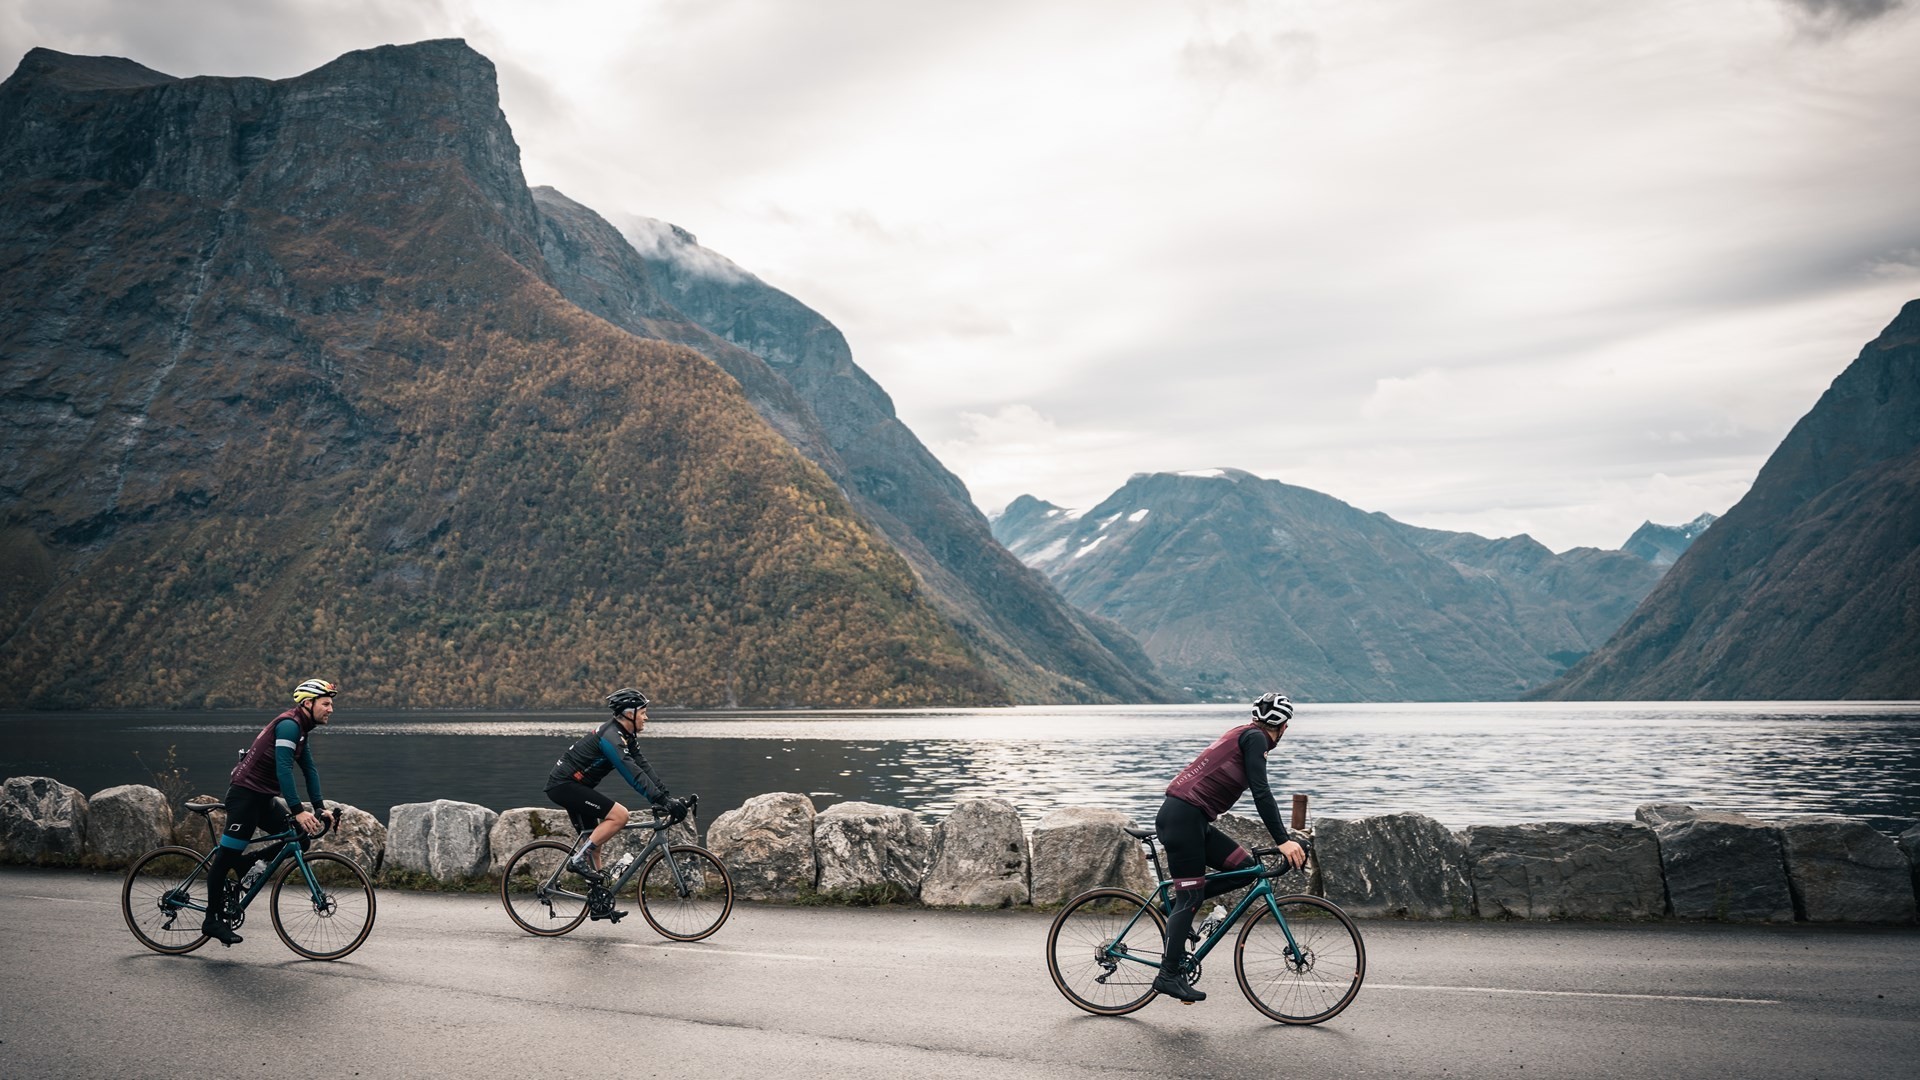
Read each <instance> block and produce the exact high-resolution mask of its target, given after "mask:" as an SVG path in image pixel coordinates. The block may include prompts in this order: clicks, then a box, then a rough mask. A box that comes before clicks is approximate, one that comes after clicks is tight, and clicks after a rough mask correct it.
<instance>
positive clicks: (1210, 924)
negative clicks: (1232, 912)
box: [1199, 904, 1227, 941]
mask: <svg viewBox="0 0 1920 1080" xmlns="http://www.w3.org/2000/svg"><path fill="white" fill-rule="evenodd" d="M1226 917H1227V909H1226V908H1224V907H1222V906H1221V905H1219V904H1215V905H1213V910H1212V911H1209V912H1207V917H1206V918H1204V919H1202V920H1200V930H1199V934H1200V938H1201V940H1203V941H1204V940H1206V938H1207V936H1208V935H1210V934H1212V933H1213V931H1214V928H1215V927H1217V926H1219V925H1220V923H1221V922H1222V921H1224V920H1225V919H1226Z"/></svg>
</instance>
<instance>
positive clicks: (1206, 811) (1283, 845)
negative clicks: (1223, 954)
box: [1153, 693, 1307, 1002]
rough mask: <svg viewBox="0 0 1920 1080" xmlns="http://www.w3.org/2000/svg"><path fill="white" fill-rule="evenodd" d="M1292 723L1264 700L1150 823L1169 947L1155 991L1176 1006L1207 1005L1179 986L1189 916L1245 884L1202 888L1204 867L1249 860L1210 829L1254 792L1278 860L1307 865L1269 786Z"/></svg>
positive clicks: (1280, 702) (1280, 700) (1184, 776)
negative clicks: (1167, 892) (1161, 859)
mask: <svg viewBox="0 0 1920 1080" xmlns="http://www.w3.org/2000/svg"><path fill="white" fill-rule="evenodd" d="M1292 719H1293V702H1291V701H1289V700H1287V695H1285V694H1279V693H1274V694H1265V695H1262V696H1261V698H1260V700H1258V701H1256V702H1254V703H1253V722H1252V723H1250V724H1241V725H1240V726H1239V727H1236V728H1234V729H1232V730H1231V731H1228V732H1227V733H1226V734H1225V735H1222V736H1220V737H1219V738H1218V739H1215V740H1214V741H1213V745H1211V746H1209V747H1207V748H1206V749H1205V750H1203V751H1201V753H1200V756H1199V757H1197V758H1194V759H1193V761H1192V763H1190V764H1189V765H1188V766H1187V767H1186V768H1184V769H1181V770H1180V774H1179V775H1178V776H1175V777H1174V778H1173V783H1171V784H1168V785H1167V798H1166V801H1165V802H1163V803H1161V804H1160V815H1159V817H1157V818H1156V819H1155V820H1154V827H1155V830H1156V831H1157V832H1158V833H1159V836H1160V843H1161V845H1162V846H1163V847H1165V848H1166V851H1167V872H1168V873H1170V874H1171V875H1172V876H1173V910H1172V912H1170V913H1169V914H1168V915H1167V946H1166V950H1165V952H1164V953H1163V954H1162V957H1161V961H1160V974H1159V975H1158V976H1156V977H1155V978H1154V980H1153V988H1154V989H1155V990H1157V991H1159V992H1160V993H1162V994H1165V995H1166V996H1168V997H1170V998H1174V999H1175V1000H1178V1001H1189V1002H1191V1001H1205V1000H1206V999H1207V995H1206V994H1204V993H1201V992H1200V990H1199V989H1197V988H1195V987H1192V986H1188V985H1187V984H1186V983H1185V982H1182V981H1181V979H1180V965H1181V964H1183V963H1185V962H1186V959H1187V937H1188V934H1189V933H1190V932H1191V931H1192V928H1193V917H1194V913H1195V912H1197V911H1199V910H1200V904H1201V902H1202V901H1204V900H1205V899H1206V898H1207V897H1208V896H1211V895H1216V894H1218V893H1223V892H1231V891H1232V890H1234V889H1237V888H1239V887H1241V886H1242V885H1245V884H1246V882H1244V881H1225V882H1215V883H1214V884H1213V885H1211V886H1209V885H1208V884H1207V882H1206V873H1207V867H1209V866H1211V867H1213V868H1214V869H1216V870H1234V869H1238V868H1239V867H1242V866H1245V865H1246V864H1247V863H1248V861H1250V860H1251V859H1252V858H1253V856H1252V855H1251V854H1249V853H1248V852H1247V849H1246V848H1244V847H1241V846H1240V845H1239V844H1237V843H1235V842H1234V841H1233V840H1232V839H1231V838H1230V837H1228V836H1227V834H1226V833H1223V832H1221V831H1220V830H1219V829H1217V828H1215V827H1214V825H1213V821H1214V820H1215V819H1216V818H1218V817H1219V816H1220V815H1221V814H1223V813H1226V811H1227V810H1228V808H1230V807H1231V806H1233V804H1234V803H1235V802H1237V801H1239V799H1240V795H1241V793H1243V792H1245V791H1247V790H1248V789H1252V791H1253V805H1254V806H1255V807H1256V808H1257V809H1258V810H1259V811H1260V820H1261V821H1262V822H1263V823H1265V825H1266V826H1267V832H1269V833H1271V834H1272V835H1273V842H1274V843H1276V844H1278V845H1280V854H1281V857H1283V858H1285V859H1286V860H1287V862H1288V863H1290V864H1292V865H1293V866H1295V867H1299V866H1302V865H1304V864H1305V863H1306V861H1307V852H1306V849H1305V848H1303V847H1301V846H1300V845H1299V844H1298V843H1296V842H1294V841H1293V840H1292V839H1291V838H1289V836H1288V833H1287V827H1286V825H1285V823H1283V822H1282V821H1281V820H1280V807H1279V805H1278V804H1277V803H1275V802H1274V801H1273V789H1272V788H1271V787H1269V786H1268V784H1267V753H1268V752H1269V751H1271V750H1272V749H1273V748H1274V747H1275V746H1278V745H1279V744H1280V737H1281V736H1282V735H1285V734H1286V733H1287V724H1288V722H1289V721H1291V720H1292Z"/></svg>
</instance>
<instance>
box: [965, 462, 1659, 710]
mask: <svg viewBox="0 0 1920 1080" xmlns="http://www.w3.org/2000/svg"><path fill="white" fill-rule="evenodd" d="M994 535H996V536H998V537H999V538H1000V540H1001V542H1002V543H1004V544H1006V545H1007V547H1008V549H1009V550H1011V551H1012V552H1013V553H1014V554H1016V555H1018V556H1019V557H1020V558H1021V559H1022V560H1024V561H1025V562H1027V563H1028V564H1029V565H1031V566H1033V567H1035V568H1036V569H1039V570H1041V571H1043V572H1045V573H1046V574H1047V576H1048V577H1049V578H1050V579H1052V580H1053V582H1054V583H1055V584H1056V585H1057V586H1059V588H1060V591H1061V592H1062V593H1064V594H1065V595H1066V597H1067V598H1068V599H1069V600H1072V601H1073V602H1074V603H1075V604H1078V605H1080V606H1081V607H1083V608H1085V609H1087V610H1089V611H1091V612H1094V613H1095V614H1098V615H1102V616H1106V617H1108V618H1111V619H1113V620H1114V621H1115V622H1117V623H1119V624H1120V625H1121V626H1123V627H1125V628H1126V629H1127V630H1129V631H1131V632H1132V633H1133V635H1134V636H1135V637H1137V638H1138V639H1139V640H1140V642H1141V644H1142V645H1143V646H1144V647H1145V648H1146V650H1147V653H1148V655H1150V656H1152V657H1153V659H1154V661H1155V662H1156V663H1158V664H1159V665H1160V668H1161V670H1162V671H1164V672H1165V673H1166V674H1167V675H1168V677H1169V678H1172V679H1176V680H1178V681H1180V682H1181V683H1182V684H1183V685H1185V686H1187V687H1189V688H1190V689H1191V690H1192V691H1193V692H1194V693H1195V694H1197V695H1198V696H1201V697H1207V698H1242V697H1245V696H1246V695H1247V694H1250V693H1255V692H1259V691H1261V690H1265V689H1270V688H1276V687H1277V688H1282V689H1285V690H1287V691H1288V692H1290V693H1293V694H1296V695H1298V696H1300V697H1303V698H1307V699H1310V700H1319V701H1386V700H1412V701H1456V700H1504V699H1512V698H1515V697H1518V696H1519V695H1520V694H1521V693H1523V692H1525V691H1527V690H1529V689H1532V688H1535V687H1538V686H1540V685H1541V684H1542V683H1544V682H1546V681H1547V680H1549V679H1551V678H1552V677H1554V676H1555V675H1556V674H1558V673H1559V672H1561V671H1562V670H1564V669H1565V668H1566V667H1567V665H1568V664H1570V663H1572V662H1574V661H1575V660H1577V659H1579V658H1580V657H1582V656H1584V655H1585V654H1586V653H1587V652H1589V651H1590V650H1592V649H1594V648H1595V647H1596V646H1598V645H1599V644H1600V643H1601V642H1603V641H1604V640H1606V638H1607V636H1608V635H1609V634H1611V633H1612V632H1613V630H1614V628H1615V627H1617V626H1619V625H1620V623H1621V622H1622V621H1623V620H1624V619H1625V618H1626V617H1627V615H1628V614H1629V613H1630V612H1632V611H1633V609H1634V606H1635V605H1636V604H1637V603H1638V602H1639V601H1640V599H1641V597H1643V596H1645V595H1646V594H1647V592H1648V591H1649V590H1651V589H1652V588H1653V586H1654V584H1655V583H1656V582H1657V581H1658V580H1659V578H1660V570H1659V569H1658V568H1657V567H1655V566H1654V565H1653V564H1652V563H1651V562H1649V561H1648V560H1646V559H1644V558H1640V557H1638V556H1635V555H1630V554H1627V553H1626V552H1622V551H1601V550H1598V549H1595V548H1577V549H1575V550H1573V551H1569V552H1566V553H1564V554H1559V555H1556V554H1554V553H1553V552H1551V551H1549V550H1548V549H1547V548H1546V547H1545V546H1543V545H1541V544H1539V543H1538V542H1536V541H1534V540H1532V539H1530V538H1528V537H1525V536H1518V537H1512V538H1508V539H1503V540H1489V539H1486V538H1484V537H1480V536H1474V535H1472V534H1469V533H1453V532H1442V531H1438V530H1433V529H1422V528H1418V527H1415V526H1411V525H1406V524H1403V523H1401V522H1398V521H1395V520H1393V519H1392V518H1390V517H1388V516H1386V515H1385V514H1377V513H1366V512H1364V511H1361V510H1357V509H1355V508H1354V507H1352V506H1349V505H1348V504H1346V503H1344V502H1341V501H1340V500H1338V499H1335V498H1332V497H1331V496H1328V495H1323V494H1321V493H1319V492H1317V491H1311V490H1308V489H1306V488H1301V487H1295V486H1292V485H1289V484H1284V483H1281V482H1279V481H1276V480H1264V479H1261V478H1259V477H1256V476H1253V475H1251V474H1249V473H1245V472H1240V471H1238V470H1233V469H1214V470H1206V471H1203V472H1197V473H1153V474H1141V475H1136V476H1134V477H1133V478H1132V479H1131V480H1129V481H1128V482H1127V483H1126V485H1125V486H1123V487H1121V488H1120V489H1119V490H1118V491H1116V492H1114V493H1113V494H1112V495H1110V496H1108V497H1107V498H1106V499H1105V500H1104V501H1102V502H1101V503H1100V504H1099V505H1098V506H1095V507H1093V508H1092V509H1091V510H1087V511H1086V512H1084V513H1079V512H1074V511H1067V510H1063V509H1062V508H1060V507H1057V506H1054V505H1052V504H1050V503H1046V502H1043V501H1041V500H1039V499H1035V498H1033V497H1032V496H1022V497H1020V498H1019V499H1016V500H1014V502H1013V503H1012V504H1010V505H1009V506H1008V507H1007V509H1006V510H1005V512H1004V513H1002V514H1001V515H1000V516H999V517H997V518H996V519H995V520H994Z"/></svg>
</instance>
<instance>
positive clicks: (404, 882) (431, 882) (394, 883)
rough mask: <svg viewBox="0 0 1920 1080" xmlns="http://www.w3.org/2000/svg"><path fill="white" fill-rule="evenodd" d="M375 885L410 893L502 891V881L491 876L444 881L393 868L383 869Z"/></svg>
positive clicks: (414, 871)
mask: <svg viewBox="0 0 1920 1080" xmlns="http://www.w3.org/2000/svg"><path fill="white" fill-rule="evenodd" d="M373 883H374V884H375V885H376V886H378V887H380V888H382V889H405V890H407V891H409V892H433V893H497V892H499V891H500V879H499V878H497V877H493V876H492V875H489V874H482V875H480V876H478V877H467V878H459V879H457V880H454V881H442V880H440V879H439V878H437V877H434V876H433V875H431V874H426V873H422V872H420V871H418V870H402V869H400V868H398V867H391V866H389V867H382V868H381V870H380V873H379V875H378V876H377V877H375V878H374V879H373Z"/></svg>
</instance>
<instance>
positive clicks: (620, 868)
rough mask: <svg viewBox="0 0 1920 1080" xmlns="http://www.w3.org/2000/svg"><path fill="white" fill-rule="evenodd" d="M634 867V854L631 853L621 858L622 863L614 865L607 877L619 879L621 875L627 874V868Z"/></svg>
mask: <svg viewBox="0 0 1920 1080" xmlns="http://www.w3.org/2000/svg"><path fill="white" fill-rule="evenodd" d="M632 865H633V852H631V851H629V852H627V853H626V854H625V855H622V856H620V861H619V862H617V863H614V864H613V869H612V870H611V871H610V872H609V873H608V874H607V876H608V877H612V878H617V877H619V876H620V875H621V874H624V873H626V872H627V867H629V866H632Z"/></svg>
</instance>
